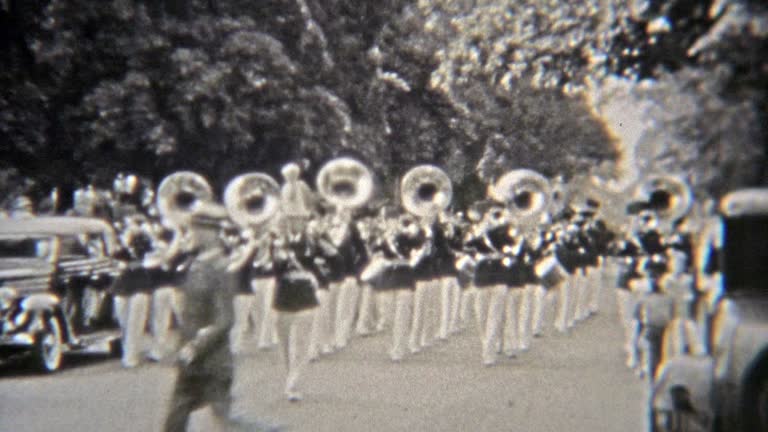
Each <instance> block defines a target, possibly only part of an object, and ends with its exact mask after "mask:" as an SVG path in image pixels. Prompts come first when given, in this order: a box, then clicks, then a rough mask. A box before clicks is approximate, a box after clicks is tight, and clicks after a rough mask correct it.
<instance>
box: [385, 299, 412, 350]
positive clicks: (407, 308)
mask: <svg viewBox="0 0 768 432" xmlns="http://www.w3.org/2000/svg"><path fill="white" fill-rule="evenodd" d="M394 296H395V315H394V317H393V319H392V348H391V350H390V352H389V355H390V357H391V358H392V360H394V361H399V360H402V358H403V356H405V354H406V351H407V349H408V348H407V346H406V344H407V343H408V334H409V332H410V330H411V322H412V317H413V310H412V306H413V301H414V299H413V298H414V293H413V291H411V290H410V289H398V290H395V291H394Z"/></svg>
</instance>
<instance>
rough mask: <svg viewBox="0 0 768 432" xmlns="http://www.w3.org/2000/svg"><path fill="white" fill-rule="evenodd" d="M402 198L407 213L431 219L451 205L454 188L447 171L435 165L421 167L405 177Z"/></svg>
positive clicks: (412, 169)
mask: <svg viewBox="0 0 768 432" xmlns="http://www.w3.org/2000/svg"><path fill="white" fill-rule="evenodd" d="M400 196H401V200H402V204H403V208H405V210H406V211H408V212H409V213H411V214H413V215H415V216H418V217H431V216H434V215H435V214H436V213H437V212H439V211H442V210H444V209H446V208H447V207H448V206H449V205H451V199H452V198H453V186H452V185H451V179H450V178H449V177H448V174H446V173H445V171H443V170H441V169H440V168H438V167H436V166H434V165H419V166H416V167H414V168H411V169H410V170H409V171H408V172H407V173H406V174H405V176H404V177H403V180H402V181H401V182H400Z"/></svg>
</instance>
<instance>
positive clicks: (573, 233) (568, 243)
mask: <svg viewBox="0 0 768 432" xmlns="http://www.w3.org/2000/svg"><path fill="white" fill-rule="evenodd" d="M573 216H574V214H573V212H567V213H566V214H565V218H566V220H564V221H562V222H560V223H559V224H558V225H557V226H556V227H555V231H554V232H555V238H556V243H555V247H554V250H555V255H556V257H557V260H558V261H559V262H560V263H561V265H562V267H563V269H565V270H566V272H567V273H568V275H569V276H568V277H566V279H565V280H564V281H563V282H562V283H561V284H560V285H559V287H558V293H559V295H558V302H557V313H556V317H555V328H556V329H557V330H558V331H559V332H560V333H565V332H566V331H567V330H568V328H570V327H571V326H573V319H572V313H571V309H572V307H573V300H574V299H573V295H574V293H575V292H576V290H575V285H574V275H575V273H576V271H577V270H578V267H579V255H580V252H579V248H580V247H581V244H580V243H579V237H578V231H579V229H578V226H576V225H575V224H572V223H570V219H571V218H572V217H573Z"/></svg>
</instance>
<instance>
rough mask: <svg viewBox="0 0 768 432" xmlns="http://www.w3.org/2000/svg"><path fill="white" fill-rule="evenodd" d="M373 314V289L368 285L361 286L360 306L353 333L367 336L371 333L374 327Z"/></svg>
mask: <svg viewBox="0 0 768 432" xmlns="http://www.w3.org/2000/svg"><path fill="white" fill-rule="evenodd" d="M374 312H375V310H374V301H373V288H371V286H370V285H369V284H362V286H361V287H360V304H359V308H358V312H357V324H356V325H355V333H357V334H359V335H368V334H371V333H372V332H373V328H374V325H375V324H374V318H375V317H374V315H375V314H374Z"/></svg>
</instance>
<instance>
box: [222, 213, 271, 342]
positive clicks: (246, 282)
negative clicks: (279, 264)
mask: <svg viewBox="0 0 768 432" xmlns="http://www.w3.org/2000/svg"><path fill="white" fill-rule="evenodd" d="M242 235H243V237H245V238H246V239H247V240H246V242H245V243H244V244H242V245H240V246H239V247H238V248H237V250H236V251H235V253H233V259H232V263H231V264H230V265H229V267H228V271H230V272H235V273H236V274H237V275H238V280H239V284H238V287H239V289H238V294H237V295H236V296H235V306H234V310H235V323H234V325H233V327H232V335H231V336H232V341H231V343H232V350H233V352H234V353H238V352H240V351H241V350H242V345H243V338H244V337H245V333H246V332H247V330H248V325H249V323H252V324H253V326H254V327H256V326H257V325H259V324H260V325H262V326H263V325H266V324H265V323H264V320H263V317H262V316H261V315H262V314H259V313H257V312H258V311H259V309H260V310H261V311H262V313H263V309H264V308H263V305H262V308H257V305H256V301H257V298H256V297H257V294H260V293H259V292H258V290H259V288H261V287H262V286H263V285H262V284H260V283H258V282H257V281H261V280H263V279H269V278H271V277H272V263H271V261H270V260H269V245H270V241H271V238H270V235H271V233H270V231H269V229H268V228H267V227H259V228H253V229H247V230H244V232H243V234H242ZM262 300H263V301H269V305H268V308H269V309H271V298H270V299H269V300H266V299H262Z"/></svg>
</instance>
